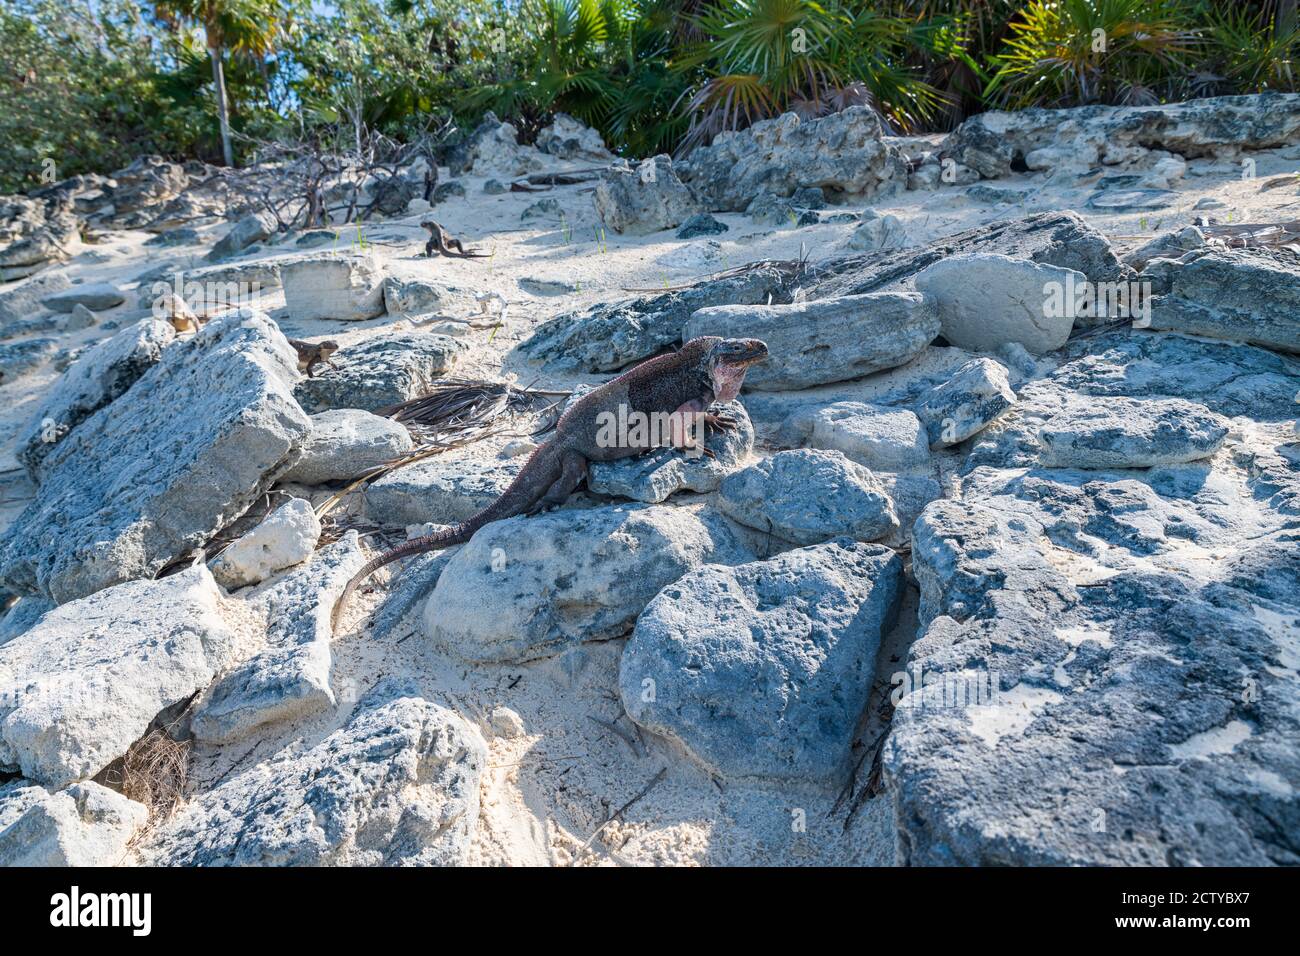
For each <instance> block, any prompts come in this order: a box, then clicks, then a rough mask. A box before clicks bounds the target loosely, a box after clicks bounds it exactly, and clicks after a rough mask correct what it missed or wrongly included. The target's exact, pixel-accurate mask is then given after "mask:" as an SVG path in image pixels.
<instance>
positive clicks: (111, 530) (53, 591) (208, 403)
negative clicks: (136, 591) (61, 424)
mask: <svg viewBox="0 0 1300 956" xmlns="http://www.w3.org/2000/svg"><path fill="white" fill-rule="evenodd" d="M297 375H298V373H297V356H296V355H295V353H294V351H293V349H292V348H290V347H289V343H288V342H287V341H286V340H285V338H284V336H283V335H281V334H280V331H279V330H278V329H277V328H276V327H275V325H274V324H273V323H272V322H271V321H270V320H269V319H267V318H266V317H265V316H264V315H261V314H260V313H257V312H252V311H249V310H241V311H239V312H231V313H228V314H227V315H225V316H222V317H221V318H219V319H215V320H213V321H212V322H210V323H209V324H208V325H207V326H205V327H204V328H203V329H202V330H201V331H200V332H199V333H198V334H197V335H195V336H194V337H193V338H192V339H190V340H189V341H188V342H187V343H185V344H184V346H177V347H176V348H169V349H167V350H165V351H164V352H163V357H162V360H161V361H159V362H158V364H157V365H155V366H153V367H152V368H151V369H149V371H147V372H146V373H145V374H144V375H143V376H142V377H141V378H140V379H139V380H138V381H137V382H136V383H135V384H134V385H132V386H131V388H130V389H129V390H128V391H127V393H126V394H124V395H122V396H121V397H120V398H118V399H117V400H116V401H113V402H112V403H110V404H109V405H107V406H106V407H104V408H101V409H100V410H99V411H97V412H96V413H95V414H94V415H92V416H91V417H90V418H88V419H86V420H85V421H83V422H82V423H81V424H80V425H78V426H77V427H76V428H75V429H74V430H73V431H72V432H71V433H70V434H69V435H68V436H67V437H66V438H64V439H63V440H62V441H61V442H59V443H58V445H57V447H56V448H55V449H54V451H53V452H51V453H50V454H49V455H48V456H47V457H46V458H45V460H44V462H43V463H42V465H41V468H42V470H43V475H44V477H43V480H42V482H41V485H40V488H39V489H38V490H37V493H36V497H35V499H34V500H33V501H32V502H31V503H30V504H29V505H28V506H27V508H26V510H24V511H23V513H22V514H21V515H19V516H18V518H17V519H16V520H15V521H14V523H13V524H12V525H11V526H10V527H9V528H8V529H7V531H6V532H5V534H4V537H3V539H0V579H2V580H3V581H4V582H5V584H6V585H7V586H8V587H10V588H12V589H14V590H16V591H18V592H20V593H26V594H32V593H41V594H45V595H47V596H49V597H52V598H54V599H55V600H56V601H59V602H63V601H69V600H72V599H74V598H78V597H83V596H85V595H87V594H91V593H93V592H94V591H97V590H99V589H100V588H104V587H108V586H109V585H111V584H116V583H118V582H120V581H126V580H130V579H132V578H138V577H146V576H151V575H153V574H154V573H156V572H157V571H158V570H159V569H161V568H162V567H163V566H164V565H166V564H168V563H169V562H170V561H172V560H173V559H174V558H176V557H177V556H179V555H181V554H184V553H185V552H187V551H189V550H190V549H192V548H196V547H199V546H201V545H203V544H204V543H205V542H206V541H207V540H208V538H209V537H210V536H211V535H212V534H214V533H215V532H216V531H218V530H219V529H220V528H222V527H224V526H225V525H226V524H228V523H229V522H230V521H232V520H234V519H235V518H237V517H238V516H239V515H240V514H242V513H243V512H244V510H245V509H246V508H247V507H248V505H249V504H250V503H251V502H252V501H254V500H255V499H256V498H257V497H258V496H259V495H260V494H261V493H262V492H263V491H264V490H265V489H266V488H267V487H269V486H270V484H271V483H272V482H273V481H275V479H277V478H278V477H279V476H280V474H282V473H283V471H284V470H285V469H286V468H288V467H289V466H290V465H292V464H293V462H294V461H295V460H296V458H297V455H298V446H299V444H300V443H301V442H302V440H303V438H304V437H305V436H306V434H307V430H308V421H307V416H306V415H305V414H304V413H303V411H302V409H301V408H299V407H298V404H297V402H295V401H294V400H293V396H292V394H291V393H290V388H291V387H292V383H293V381H294V380H295V379H296V378H297ZM196 396H203V401H202V403H199V404H196V401H195V399H196Z"/></svg>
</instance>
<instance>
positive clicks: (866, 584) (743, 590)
mask: <svg viewBox="0 0 1300 956" xmlns="http://www.w3.org/2000/svg"><path fill="white" fill-rule="evenodd" d="M902 593H903V562H902V561H901V560H900V559H899V558H898V556H897V555H895V554H894V553H893V552H892V551H890V550H889V549H888V548H883V547H880V546H879V545H870V544H860V543H858V542H856V541H850V540H848V539H839V540H836V541H831V542H828V543H826V544H821V545H817V546H814V547H811V548H801V549H799V550H796V551H788V552H786V553H784V554H781V555H778V556H777V557H775V558H773V559H771V560H769V561H757V562H753V563H749V564H741V565H738V566H736V567H723V566H719V565H709V566H708V567H704V568H700V569H698V570H695V571H692V572H691V573H689V574H687V575H685V576H684V577H682V578H681V579H680V580H679V581H677V582H676V583H674V584H671V585H669V586H668V587H666V588H664V590H663V591H662V592H660V594H659V595H658V596H657V597H655V599H654V600H653V601H651V602H650V604H649V605H648V606H647V607H646V609H645V611H644V612H642V614H641V616H640V617H639V618H638V619H637V623H636V629H635V630H634V631H633V633H632V637H631V639H630V640H629V641H628V643H627V646H626V647H625V648H624V649H623V657H622V660H621V662H620V664H619V681H618V682H619V694H620V696H621V697H622V700H623V706H624V708H626V710H627V712H628V715H629V716H631V718H632V719H633V720H635V721H636V722H637V723H638V724H640V725H641V726H642V727H645V728H646V729H647V730H650V731H652V732H654V733H657V734H662V735H664V736H667V737H670V738H672V739H673V740H676V741H678V742H679V743H680V744H681V745H682V746H684V747H685V748H686V749H687V750H688V751H689V752H690V753H691V754H692V755H693V756H694V757H696V758H697V759H698V760H700V761H701V762H702V763H703V764H705V765H706V766H707V767H708V768H709V769H711V770H712V771H714V772H715V773H718V774H720V775H722V776H724V777H728V778H765V779H771V780H780V781H782V782H783V783H787V784H798V785H803V786H814V787H816V786H822V787H835V786H839V785H841V784H842V783H843V779H844V775H845V774H846V773H847V771H848V761H849V754H850V751H849V745H850V743H851V742H852V739H853V734H854V731H855V729H856V727H857V722H858V718H859V716H860V715H861V713H862V710H863V708H864V707H865V706H866V703H867V695H868V693H869V692H870V689H871V677H872V673H873V671H874V665H875V659H876V652H877V651H878V649H879V647H880V641H881V638H882V636H883V634H884V633H885V631H886V630H887V629H888V628H890V627H891V626H892V625H893V622H894V618H895V617H896V615H897V612H898V606H899V602H900V600H901V598H902Z"/></svg>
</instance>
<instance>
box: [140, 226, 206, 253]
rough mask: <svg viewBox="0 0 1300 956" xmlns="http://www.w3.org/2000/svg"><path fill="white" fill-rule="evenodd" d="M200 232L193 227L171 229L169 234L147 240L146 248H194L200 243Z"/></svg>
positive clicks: (163, 233)
mask: <svg viewBox="0 0 1300 956" xmlns="http://www.w3.org/2000/svg"><path fill="white" fill-rule="evenodd" d="M199 238H200V237H199V231H198V230H197V229H195V228H194V227H192V226H182V227H180V228H178V229H171V230H168V231H167V232H160V233H158V235H156V236H154V237H153V238H152V239H146V240H145V241H144V244H145V245H146V246H161V247H163V248H169V247H171V246H192V245H194V244H196V243H197V242H198V241H199Z"/></svg>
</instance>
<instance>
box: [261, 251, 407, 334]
mask: <svg viewBox="0 0 1300 956" xmlns="http://www.w3.org/2000/svg"><path fill="white" fill-rule="evenodd" d="M280 283H281V285H283V286H284V304H285V307H286V308H287V309H288V310H289V315H290V317H291V318H292V319H293V320H294V321H295V322H307V321H310V320H312V319H343V320H345V321H361V320H364V319H373V318H374V317H375V316H377V315H383V314H384V285H383V283H384V275H383V269H382V268H380V266H379V263H378V262H377V261H376V260H375V259H374V258H373V257H372V256H339V255H334V254H332V253H326V254H324V255H318V256H308V257H305V258H302V259H292V260H289V261H287V262H284V263H282V264H281V266H280Z"/></svg>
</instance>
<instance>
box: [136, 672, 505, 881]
mask: <svg viewBox="0 0 1300 956" xmlns="http://www.w3.org/2000/svg"><path fill="white" fill-rule="evenodd" d="M486 763H487V746H486V745H485V744H484V743H483V738H482V736H481V735H480V734H479V732H478V731H477V730H475V729H474V728H473V727H471V726H469V725H468V724H467V723H465V721H463V720H461V718H459V717H457V716H456V715H455V714H454V713H452V712H451V711H449V710H446V709H444V708H442V707H439V706H438V705H436V704H432V703H430V702H429V701H427V700H424V699H423V698H421V697H420V696H419V694H418V692H417V691H415V689H414V688H411V687H405V686H402V685H399V684H396V683H394V682H393V681H391V680H386V681H382V682H381V683H380V685H379V686H378V687H376V688H375V689H374V690H373V691H371V692H370V693H369V694H367V696H366V697H365V698H364V699H363V700H362V701H361V702H360V703H359V704H358V705H357V708H356V710H355V711H354V712H353V713H352V715H351V717H350V718H349V719H348V721H347V723H346V724H345V725H344V726H343V727H341V728H340V729H338V730H336V731H334V732H333V733H332V734H330V735H329V736H327V737H325V738H324V739H323V740H319V741H316V742H312V743H310V744H309V745H307V746H304V747H290V748H289V749H286V750H285V751H283V752H281V753H278V754H276V755H275V756H274V757H272V758H271V759H269V760H266V761H263V762H260V763H258V764H256V765H255V766H253V767H251V768H249V769H246V770H243V771H242V772H239V773H237V774H236V775H234V776H232V777H230V778H228V779H226V780H225V781H224V782H222V783H221V784H220V785H219V786H217V787H216V788H215V789H213V790H210V791H208V792H207V793H202V794H198V795H197V796H195V797H194V798H192V799H191V800H190V801H189V802H188V803H187V804H186V805H185V807H184V808H183V809H181V810H180V811H179V812H178V813H176V814H175V816H173V817H172V818H171V819H169V820H168V821H167V822H166V823H164V824H163V825H161V826H160V827H159V828H158V829H157V830H155V831H154V832H153V833H152V834H151V835H150V837H149V839H148V840H147V841H146V842H145V844H144V845H143V846H142V847H141V848H140V850H141V853H142V854H143V855H144V856H145V858H147V859H149V860H150V861H151V862H153V863H155V864H158V865H164V866H463V865H465V864H466V863H467V862H468V860H469V850H470V843H471V840H472V839H473V835H474V831H475V828H476V827H477V824H478V809H479V784H480V780H481V778H482V775H483V772H484V767H485V765H486Z"/></svg>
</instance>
